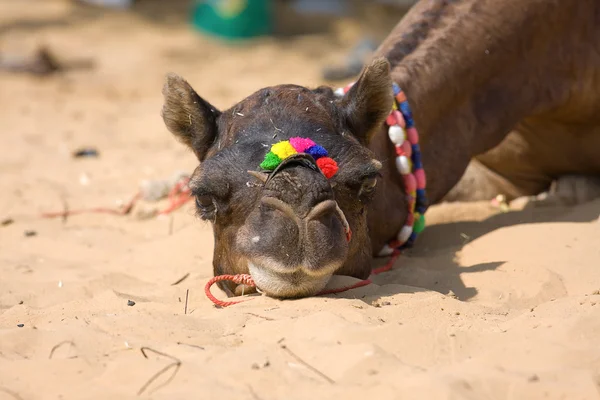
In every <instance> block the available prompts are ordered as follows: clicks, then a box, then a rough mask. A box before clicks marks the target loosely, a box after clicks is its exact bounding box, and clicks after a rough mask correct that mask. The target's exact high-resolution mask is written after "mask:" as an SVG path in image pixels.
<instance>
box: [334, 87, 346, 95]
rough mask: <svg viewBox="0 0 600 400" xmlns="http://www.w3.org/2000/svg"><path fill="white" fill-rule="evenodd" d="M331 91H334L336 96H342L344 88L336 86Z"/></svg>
mask: <svg viewBox="0 0 600 400" xmlns="http://www.w3.org/2000/svg"><path fill="white" fill-rule="evenodd" d="M333 93H335V95H336V96H337V97H344V88H337V89H335V92H333Z"/></svg>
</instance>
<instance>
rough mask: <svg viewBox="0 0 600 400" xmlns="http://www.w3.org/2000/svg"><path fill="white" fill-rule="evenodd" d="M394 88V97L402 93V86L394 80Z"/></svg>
mask: <svg viewBox="0 0 600 400" xmlns="http://www.w3.org/2000/svg"><path fill="white" fill-rule="evenodd" d="M392 88H393V89H394V97H396V96H398V94H400V92H401V90H400V86H398V84H397V83H395V82H394V83H393V84H392Z"/></svg>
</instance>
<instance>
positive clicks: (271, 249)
mask: <svg viewBox="0 0 600 400" xmlns="http://www.w3.org/2000/svg"><path fill="white" fill-rule="evenodd" d="M381 56H382V57H383V58H376V59H375V61H374V62H373V63H372V64H371V65H370V66H369V67H368V68H366V70H365V72H364V73H363V74H362V75H361V79H360V80H359V82H358V83H357V84H356V85H355V87H354V88H353V89H352V90H351V91H350V92H349V93H348V94H347V95H346V96H345V98H344V99H342V100H336V99H335V98H334V97H333V95H332V92H331V90H330V89H327V88H319V89H316V90H312V91H311V90H308V89H305V88H301V87H297V86H292V85H284V86H279V87H275V88H267V89H264V90H262V91H259V92H257V93H255V94H254V95H252V96H250V97H249V98H247V99H245V100H244V101H242V102H241V103H239V104H238V105H236V106H235V107H233V108H232V109H231V110H228V111H226V112H224V113H222V114H221V113H219V112H217V111H216V110H214V109H213V108H212V107H211V106H210V105H209V104H208V103H206V102H205V101H204V100H202V99H200V97H199V96H197V95H196V94H195V92H193V90H192V89H191V87H189V85H187V83H185V81H183V79H181V78H178V77H171V78H169V81H168V83H167V85H166V87H165V98H166V100H165V104H166V105H165V111H164V116H165V123H166V124H167V127H168V128H169V129H170V130H171V131H172V132H173V133H174V134H175V135H176V136H178V137H179V138H180V139H181V140H182V141H183V142H184V143H186V144H187V145H188V146H190V147H191V148H192V149H193V150H194V151H195V153H196V154H197V155H198V158H199V160H200V161H203V163H202V164H201V165H200V166H199V167H198V169H197V171H196V173H195V174H194V179H193V181H192V186H193V189H194V192H195V194H196V196H197V198H198V199H199V207H200V209H202V207H204V206H203V205H207V204H210V203H211V201H212V202H214V206H215V207H213V208H215V209H216V212H215V213H213V214H205V217H206V218H210V219H212V220H213V222H214V229H215V238H216V246H215V257H214V265H215V274H222V273H242V272H248V260H250V259H253V257H254V258H257V257H259V256H264V257H271V258H273V259H276V260H277V263H276V264H277V265H275V264H273V263H271V264H269V263H268V262H265V265H267V264H268V265H270V266H269V267H268V268H266V269H268V270H269V271H270V272H269V274H266V275H265V276H266V278H265V279H266V280H267V281H269V280H270V279H272V280H273V282H270V281H269V282H267V283H268V285H271V283H273V285H272V287H271V288H270V289H269V290H271V291H275V293H270V294H274V295H278V294H277V292H278V291H279V290H280V289H281V290H280V291H279V294H280V295H282V296H283V297H295V296H304V295H310V294H313V293H314V292H315V291H317V290H318V286H319V285H320V284H321V283H319V284H316V283H315V284H312V283H310V284H309V281H308V275H306V274H304V275H303V273H299V272H298V273H296V272H295V273H293V274H288V275H285V276H286V277H282V276H275V275H276V274H275V272H273V271H276V270H277V269H278V268H280V269H281V268H284V267H283V266H285V268H290V271H291V270H292V269H293V268H295V267H297V266H298V265H301V264H303V263H304V264H308V265H310V268H313V269H312V270H311V271H313V272H314V273H315V274H317V275H318V274H319V273H320V272H319V268H324V267H323V265H324V264H328V265H338V264H339V266H338V267H337V268H336V270H335V273H337V274H343V275H351V276H355V277H359V278H364V277H366V276H367V275H368V274H369V268H370V267H369V260H368V258H369V256H370V254H372V253H374V254H376V253H377V252H378V251H379V249H380V248H381V247H382V246H383V245H384V244H385V243H386V242H387V241H389V240H390V239H393V238H394V237H395V235H396V234H397V232H398V230H399V229H400V227H401V226H402V224H403V223H404V221H405V219H406V204H405V200H404V197H405V193H404V189H403V187H402V179H401V177H400V176H399V174H398V172H397V171H396V168H395V164H394V158H395V154H394V149H393V146H392V144H391V143H390V142H389V139H388V138H387V134H386V132H385V130H384V129H383V127H382V122H383V118H385V115H386V114H387V113H388V112H389V108H390V107H389V106H390V101H391V98H390V79H393V80H394V81H395V82H397V83H398V84H399V85H400V86H401V87H402V89H403V90H404V91H405V93H406V94H407V97H408V99H409V102H410V103H411V106H412V109H413V113H414V116H415V121H416V123H417V126H418V128H419V131H420V133H421V142H420V144H421V149H422V152H423V163H424V165H425V170H426V172H427V175H428V194H429V196H430V197H429V199H430V201H431V202H432V203H435V202H439V201H442V200H444V199H446V200H469V199H485V198H491V197H493V196H495V195H496V194H498V193H504V194H506V195H507V196H508V197H509V198H514V197H517V196H523V195H531V194H536V193H539V192H540V191H542V190H545V189H546V188H547V187H549V185H550V183H551V182H552V181H553V180H555V179H557V178H559V177H561V176H564V175H569V174H570V175H573V174H586V175H590V176H594V175H599V174H600V157H598V155H599V154H600V153H599V152H600V128H599V126H600V124H599V120H600V114H598V112H597V110H598V109H599V108H600V107H599V106H600V68H599V67H600V4H599V3H598V2H597V1H595V0H426V1H425V0H423V1H420V2H419V3H417V5H416V6H415V7H413V9H412V10H411V11H410V12H409V13H408V14H407V15H406V17H405V18H403V20H402V21H401V22H400V23H399V24H398V26H397V27H396V28H395V29H394V31H393V32H392V33H391V34H390V36H389V37H388V39H387V40H386V41H385V42H384V43H383V44H382V45H381V47H380V49H379V50H378V57H381ZM385 59H387V60H389V62H390V63H391V66H392V68H391V78H390V71H389V66H388V63H387V61H385ZM190 118H191V122H190ZM378 127H379V128H378ZM296 135H299V136H308V137H311V138H313V139H314V140H315V141H317V142H318V143H320V144H322V145H324V146H325V147H326V148H327V149H328V150H329V151H330V152H331V155H332V156H333V157H334V158H335V159H336V160H338V162H339V164H340V172H339V173H338V175H337V176H336V177H334V179H332V180H331V182H326V181H324V180H323V179H322V177H321V176H319V175H318V174H316V173H315V172H314V171H313V172H311V171H310V168H309V169H306V168H305V167H301V166H300V165H299V164H293V165H289V166H287V167H286V168H284V171H283V172H281V173H278V174H277V176H276V177H275V178H273V179H272V180H271V181H272V182H274V183H272V184H269V183H267V184H264V185H263V184H262V183H261V182H260V180H257V179H256V178H254V177H251V176H250V175H249V174H247V172H246V171H247V170H255V169H256V166H257V165H258V164H259V163H260V161H261V159H262V157H263V156H264V154H265V153H266V151H267V150H268V149H267V147H268V146H270V144H272V143H274V142H276V141H278V140H283V139H287V138H289V137H291V136H296ZM365 146H367V147H368V149H367V148H366V147H365ZM373 157H375V158H377V159H378V160H380V161H381V162H382V164H383V167H382V168H381V170H380V171H379V173H380V175H381V178H380V179H379V183H378V184H377V190H376V191H375V192H374V193H373V190H372V189H373V184H374V182H375V179H376V175H375V174H376V173H377V170H378V167H379V166H381V164H379V163H377V162H373V161H372V160H371V159H372V158H373ZM473 158H475V159H474V160H473ZM471 160H473V161H472V162H471ZM470 162H471V164H469V163H470ZM465 171H466V173H465ZM461 177H462V180H461ZM459 180H460V182H459ZM250 182H254V183H250ZM305 183H308V184H305ZM457 183H458V185H457ZM255 184H256V185H257V186H254V185H255ZM365 193H367V194H368V196H366V197H365V196H364V195H365ZM264 198H276V199H278V201H282V202H283V203H281V204H285V205H280V206H274V207H275V208H273V206H272V204H280V203H273V202H270V203H269V202H267V203H265V202H264V201H263V200H262V199H264ZM332 199H333V200H335V201H337V203H338V204H339V205H340V207H341V209H342V210H343V211H344V213H345V214H346V217H347V219H348V221H349V222H350V225H351V227H352V229H353V232H354V237H353V239H352V241H351V242H350V243H349V244H345V243H343V242H342V241H341V240H340V226H339V220H337V219H336V216H335V215H334V214H327V215H325V216H324V218H325V219H322V220H319V222H318V223H317V224H316V225H315V224H313V225H310V224H311V222H310V221H306V222H304V221H305V220H304V219H303V218H305V216H306V215H308V214H310V210H311V209H314V208H315V207H317V206H318V204H319V202H323V201H329V200H332ZM269 204H271V206H269ZM265 207H266V208H265ZM282 210H287V211H285V212H284V211H282ZM290 210H291V211H290ZM265 213H267V214H265ZM286 215H287V216H286ZM319 218H321V217H319ZM307 227H309V228H307ZM311 229H312V230H311ZM257 232H259V233H260V235H258V234H257ZM252 235H256V236H261V237H262V236H265V237H266V238H267V241H266V244H265V242H263V243H261V245H260V246H254V245H253V244H252V242H251V238H252V237H256V236H252ZM261 240H262V239H261ZM307 254H308V256H305V255H307ZM307 257H308V258H307ZM327 257H328V258H327ZM286 260H288V261H286ZM313 272H311V273H313ZM273 274H275V275H273ZM323 274H325V275H327V274H328V272H327V273H325V272H323ZM325 275H323V276H325ZM268 285H267V286H268ZM277 285H279V286H277ZM281 285H283V286H285V288H282V286H281ZM280 286H281V287H280ZM228 290H229V291H230V293H234V291H235V288H234V287H228Z"/></svg>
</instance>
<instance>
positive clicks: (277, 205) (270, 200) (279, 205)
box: [260, 197, 300, 223]
mask: <svg viewBox="0 0 600 400" xmlns="http://www.w3.org/2000/svg"><path fill="white" fill-rule="evenodd" d="M260 202H261V203H262V204H264V205H266V206H269V207H272V208H274V209H276V210H279V211H281V212H282V213H283V214H284V215H286V216H287V217H288V218H290V219H292V220H293V221H296V223H299V222H300V219H299V218H298V216H297V215H296V213H295V212H294V209H293V208H292V207H291V206H290V205H289V204H287V203H286V202H284V201H281V200H279V199H277V198H275V197H263V198H262V199H261V200H260Z"/></svg>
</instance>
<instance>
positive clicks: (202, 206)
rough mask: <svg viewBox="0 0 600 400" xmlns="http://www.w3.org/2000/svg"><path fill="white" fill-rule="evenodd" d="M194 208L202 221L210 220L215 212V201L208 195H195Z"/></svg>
mask: <svg viewBox="0 0 600 400" xmlns="http://www.w3.org/2000/svg"><path fill="white" fill-rule="evenodd" d="M196 207H197V208H198V212H199V213H200V217H201V218H202V219H212V217H213V216H214V212H215V210H216V207H215V201H214V199H213V197H212V196H209V195H196Z"/></svg>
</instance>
